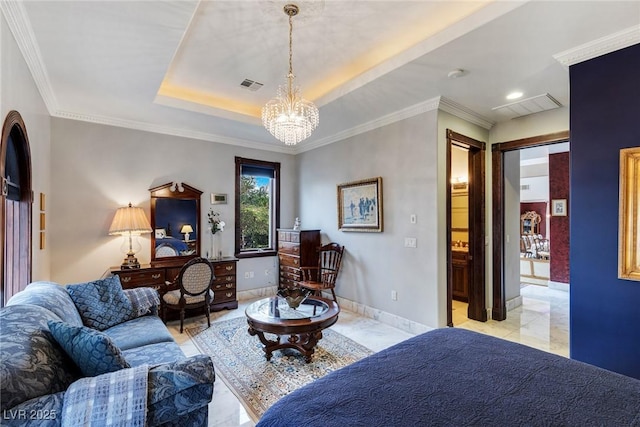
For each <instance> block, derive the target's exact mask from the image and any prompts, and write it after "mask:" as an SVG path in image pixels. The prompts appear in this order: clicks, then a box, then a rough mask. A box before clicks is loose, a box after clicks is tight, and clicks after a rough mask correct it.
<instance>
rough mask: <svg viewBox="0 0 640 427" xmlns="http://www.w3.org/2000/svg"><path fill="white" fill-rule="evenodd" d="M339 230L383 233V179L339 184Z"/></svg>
mask: <svg viewBox="0 0 640 427" xmlns="http://www.w3.org/2000/svg"><path fill="white" fill-rule="evenodd" d="M338 228H339V229H340V230H341V231H362V232H374V233H376V232H377V233H380V232H382V228H383V227H382V178H381V177H377V178H370V179H364V180H361V181H353V182H347V183H345V184H338Z"/></svg>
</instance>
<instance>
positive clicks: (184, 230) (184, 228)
mask: <svg viewBox="0 0 640 427" xmlns="http://www.w3.org/2000/svg"><path fill="white" fill-rule="evenodd" d="M180 232H181V233H193V228H192V227H191V225H190V224H185V225H183V226H182V228H181V229H180Z"/></svg>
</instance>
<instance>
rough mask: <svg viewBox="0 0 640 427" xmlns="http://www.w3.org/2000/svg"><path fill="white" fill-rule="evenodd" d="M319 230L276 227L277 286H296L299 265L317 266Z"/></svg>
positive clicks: (299, 274)
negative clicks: (278, 266)
mask: <svg viewBox="0 0 640 427" xmlns="http://www.w3.org/2000/svg"><path fill="white" fill-rule="evenodd" d="M319 247H320V230H291V229H283V228H281V229H278V261H279V264H280V281H279V287H280V288H283V287H293V286H297V284H298V282H299V281H300V280H301V273H300V267H317V266H318V248H319Z"/></svg>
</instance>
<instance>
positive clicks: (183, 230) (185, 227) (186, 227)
mask: <svg viewBox="0 0 640 427" xmlns="http://www.w3.org/2000/svg"><path fill="white" fill-rule="evenodd" d="M180 232H181V233H184V241H185V242H188V241H189V233H193V227H191V225H190V224H185V225H183V226H182V228H181V229H180Z"/></svg>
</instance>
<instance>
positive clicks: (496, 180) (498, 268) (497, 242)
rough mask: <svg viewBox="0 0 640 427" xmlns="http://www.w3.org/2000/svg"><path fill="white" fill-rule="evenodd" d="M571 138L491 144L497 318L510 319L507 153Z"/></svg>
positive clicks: (562, 134)
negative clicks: (506, 245)
mask: <svg viewBox="0 0 640 427" xmlns="http://www.w3.org/2000/svg"><path fill="white" fill-rule="evenodd" d="M567 141H569V131H568V130H566V131H561V132H555V133H549V134H546V135H539V136H534V137H530V138H523V139H516V140H513V141H507V142H500V143H497V144H493V145H492V146H491V166H492V184H493V185H492V196H493V206H492V216H493V230H492V233H493V309H492V311H491V318H492V319H493V320H505V319H506V318H507V300H506V297H505V283H504V268H505V265H504V242H503V238H504V185H505V184H504V153H506V152H508V151H516V150H521V149H523V148H533V147H541V146H544V145H552V144H557V143H560V142H567Z"/></svg>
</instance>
